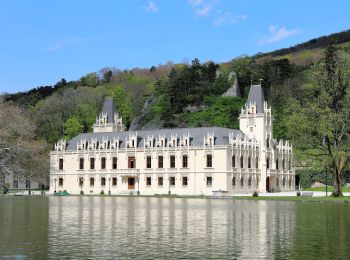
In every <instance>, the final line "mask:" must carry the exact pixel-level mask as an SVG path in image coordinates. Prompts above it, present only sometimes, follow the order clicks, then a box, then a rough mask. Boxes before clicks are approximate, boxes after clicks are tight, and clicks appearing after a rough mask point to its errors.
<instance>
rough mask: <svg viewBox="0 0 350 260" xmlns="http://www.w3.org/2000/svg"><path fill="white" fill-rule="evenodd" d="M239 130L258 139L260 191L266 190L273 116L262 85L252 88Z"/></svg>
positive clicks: (241, 115)
mask: <svg viewBox="0 0 350 260" xmlns="http://www.w3.org/2000/svg"><path fill="white" fill-rule="evenodd" d="M239 129H240V130H241V131H242V132H243V133H244V134H245V135H246V136H248V138H250V139H256V140H257V141H258V142H259V143H260V149H259V150H260V158H259V169H260V173H261V177H260V178H261V179H260V180H261V181H260V183H259V190H260V191H265V190H266V182H265V179H266V173H267V168H268V166H267V164H268V163H269V162H268V160H269V159H268V154H269V151H270V149H271V144H272V142H271V140H272V116H271V107H268V105H267V102H266V101H265V97H264V92H263V90H262V87H261V85H252V86H250V90H249V95H248V99H247V103H246V104H245V105H244V107H243V108H242V110H241V114H240V116H239Z"/></svg>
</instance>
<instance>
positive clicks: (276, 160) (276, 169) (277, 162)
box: [276, 159, 278, 170]
mask: <svg viewBox="0 0 350 260" xmlns="http://www.w3.org/2000/svg"><path fill="white" fill-rule="evenodd" d="M276 170H278V159H277V160H276Z"/></svg>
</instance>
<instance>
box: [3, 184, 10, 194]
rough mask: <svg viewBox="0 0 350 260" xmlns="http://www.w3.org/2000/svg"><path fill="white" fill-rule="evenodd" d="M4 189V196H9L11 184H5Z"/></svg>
mask: <svg viewBox="0 0 350 260" xmlns="http://www.w3.org/2000/svg"><path fill="white" fill-rule="evenodd" d="M2 188H3V190H4V194H7V193H8V191H9V189H10V184H9V183H7V182H5V183H4V184H3V185H2Z"/></svg>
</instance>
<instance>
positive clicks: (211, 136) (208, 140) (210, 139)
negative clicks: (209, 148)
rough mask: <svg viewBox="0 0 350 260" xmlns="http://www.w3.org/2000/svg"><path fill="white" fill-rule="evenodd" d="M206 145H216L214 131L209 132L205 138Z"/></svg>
mask: <svg viewBox="0 0 350 260" xmlns="http://www.w3.org/2000/svg"><path fill="white" fill-rule="evenodd" d="M204 143H205V144H206V145H214V133H208V134H207V136H206V138H205V139H204Z"/></svg>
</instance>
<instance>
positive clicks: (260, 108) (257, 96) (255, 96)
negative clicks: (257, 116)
mask: <svg viewBox="0 0 350 260" xmlns="http://www.w3.org/2000/svg"><path fill="white" fill-rule="evenodd" d="M264 102H265V97H264V92H263V90H262V87H261V85H252V86H250V90H249V95H248V100H247V105H248V106H249V104H250V103H252V104H253V103H256V113H263V112H264Z"/></svg>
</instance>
